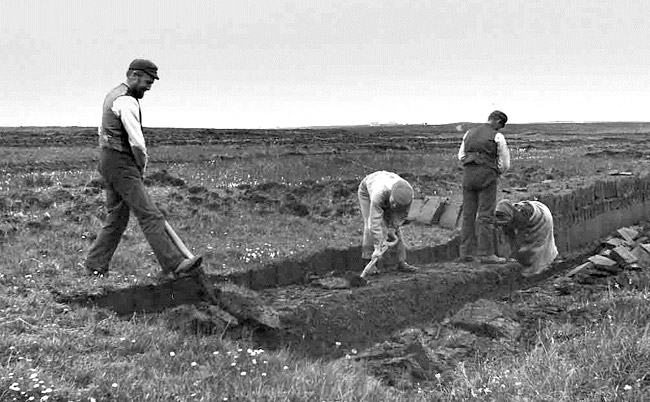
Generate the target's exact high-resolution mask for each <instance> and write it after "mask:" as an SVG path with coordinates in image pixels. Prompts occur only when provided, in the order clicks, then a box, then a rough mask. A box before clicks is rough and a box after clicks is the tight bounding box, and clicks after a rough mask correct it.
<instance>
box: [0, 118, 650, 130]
mask: <svg viewBox="0 0 650 402" xmlns="http://www.w3.org/2000/svg"><path fill="white" fill-rule="evenodd" d="M481 123H482V122H470V121H457V122H449V123H437V124H428V123H426V122H425V123H398V122H389V123H378V122H372V123H367V124H328V125H315V126H275V127H255V128H254V127H240V128H233V127H171V126H146V127H144V128H145V129H162V128H182V129H195V130H297V129H315V128H341V127H395V126H423V127H427V126H431V127H436V126H450V125H457V124H481ZM612 123H618V124H632V123H635V124H650V121H636V120H587V121H576V120H551V121H532V122H525V123H508V126H513V125H528V124H612ZM49 127H51V128H93V129H94V128H97V126H96V125H92V126H81V125H68V126H53V125H18V126H10V125H6V126H5V125H3V126H0V128H49Z"/></svg>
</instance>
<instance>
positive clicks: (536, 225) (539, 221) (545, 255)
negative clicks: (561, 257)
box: [495, 200, 558, 276]
mask: <svg viewBox="0 0 650 402" xmlns="http://www.w3.org/2000/svg"><path fill="white" fill-rule="evenodd" d="M495 216H496V220H497V224H498V225H499V226H500V227H501V228H502V229H503V232H504V234H505V236H506V239H507V241H508V245H509V246H510V250H511V256H512V257H513V258H514V259H515V260H517V261H518V262H519V263H520V264H521V265H523V266H524V271H523V272H522V273H523V274H524V276H530V275H538V274H541V273H543V272H544V271H546V270H547V269H548V268H549V267H550V265H551V263H552V262H553V260H555V258H556V257H557V256H558V251H557V247H556V246H555V237H554V236H553V215H552V214H551V211H550V210H549V209H548V207H547V206H546V205H544V204H543V203H541V202H539V201H520V202H516V203H513V202H511V201H509V200H501V201H499V203H498V204H497V207H496V211H495Z"/></svg>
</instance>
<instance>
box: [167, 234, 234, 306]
mask: <svg viewBox="0 0 650 402" xmlns="http://www.w3.org/2000/svg"><path fill="white" fill-rule="evenodd" d="M165 232H167V235H168V236H169V238H170V239H172V242H173V243H174V245H175V246H176V247H178V250H179V251H180V252H181V254H183V256H184V257H185V258H194V254H193V253H192V252H191V251H190V249H189V248H187V246H186V245H185V243H183V241H182V240H181V238H180V237H178V235H177V234H176V232H175V231H174V229H173V228H172V227H171V225H170V224H169V222H167V221H165ZM191 276H192V277H193V278H194V280H196V281H197V282H198V284H199V285H200V286H201V287H202V288H203V291H204V292H205V295H206V296H207V297H208V299H209V300H210V301H211V302H212V303H213V304H215V305H218V303H219V294H220V293H221V291H220V290H218V289H215V288H214V287H213V286H212V284H211V283H210V281H209V279H208V277H207V275H206V274H205V272H204V271H203V269H202V268H200V267H199V268H195V269H193V270H192V271H191Z"/></svg>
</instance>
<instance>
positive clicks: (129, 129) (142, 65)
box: [85, 59, 202, 277]
mask: <svg viewBox="0 0 650 402" xmlns="http://www.w3.org/2000/svg"><path fill="white" fill-rule="evenodd" d="M157 79H158V67H156V65H155V64H154V63H152V62H151V61H149V60H143V59H135V60H133V61H132V62H131V64H130V65H129V68H128V71H127V72H126V82H124V83H122V84H120V85H118V86H117V87H115V88H114V89H112V90H111V91H110V92H109V93H108V94H107V95H106V98H105V99H104V105H103V109H102V124H101V126H100V127H99V147H100V155H99V167H98V170H99V172H100V174H101V175H102V177H103V178H104V180H105V182H106V206H107V209H108V215H107V216H106V220H105V222H104V226H103V227H102V229H101V231H100V232H99V235H98V236H97V239H96V240H95V242H94V243H93V245H92V246H91V248H90V251H89V252H88V256H87V258H86V263H85V269H86V271H87V272H88V273H89V274H91V275H95V276H107V275H108V269H109V264H110V261H111V259H112V257H113V253H114V252H115V249H116V248H117V246H118V244H119V242H120V239H121V237H122V234H123V233H124V230H126V227H127V224H128V222H129V215H130V212H133V214H134V215H135V216H136V218H137V219H138V223H139V224H140V227H141V228H142V231H143V232H144V235H145V237H146V239H147V241H148V242H149V245H150V246H151V248H152V249H153V251H154V254H155V255H156V258H157V259H158V262H159V263H160V265H161V266H162V271H163V276H173V277H179V276H183V275H185V274H187V273H189V272H191V271H193V270H194V269H197V268H198V267H199V266H200V265H201V262H202V257H200V256H193V255H191V253H189V251H188V250H187V248H186V247H185V246H184V245H183V244H182V242H181V241H180V239H178V236H176V234H175V233H173V230H172V229H171V227H170V226H169V225H168V224H167V222H166V221H165V218H164V216H163V214H162V213H161V212H160V210H159V209H158V208H157V207H156V205H155V204H154V203H153V201H152V200H151V197H150V196H149V193H148V192H147V189H146V188H145V186H144V181H143V177H144V172H145V169H146V167H147V160H148V156H147V147H146V145H145V140H144V136H143V133H142V115H141V112H140V102H139V99H142V97H143V96H144V93H145V92H146V91H148V90H149V89H151V85H152V84H153V83H154V81H155V80H157Z"/></svg>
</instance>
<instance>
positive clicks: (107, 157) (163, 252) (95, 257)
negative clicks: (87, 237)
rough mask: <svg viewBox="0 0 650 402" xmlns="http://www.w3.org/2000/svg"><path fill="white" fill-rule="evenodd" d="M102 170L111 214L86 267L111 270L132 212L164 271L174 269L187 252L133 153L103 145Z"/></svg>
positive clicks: (93, 247) (101, 155)
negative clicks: (171, 230)
mask: <svg viewBox="0 0 650 402" xmlns="http://www.w3.org/2000/svg"><path fill="white" fill-rule="evenodd" d="M99 173H100V174H101V175H102V177H103V178H104V180H105V182H106V207H107V209H108V215H107V216H106V220H105V221H104V226H103V227H102V229H101V231H100V232H99V235H98V236H97V239H95V242H94V243H93V245H92V246H91V248H90V251H89V252H88V256H87V258H86V267H87V268H88V269H92V270H95V271H98V272H106V271H108V268H109V264H110V261H111V258H112V257H113V254H114V253H115V250H116V249H117V246H118V244H119V242H120V239H121V238H122V234H123V233H124V231H125V230H126V227H127V225H128V223H129V215H130V212H133V214H134V215H135V217H136V218H137V219H138V223H139V225H140V228H141V229H142V231H143V232H144V236H145V238H146V239H147V241H148V242H149V245H150V246H151V248H152V249H153V252H154V254H155V255H156V259H158V262H159V263H160V266H161V267H162V270H163V272H165V273H167V272H171V271H173V270H174V269H175V268H176V267H177V266H178V264H180V263H181V261H183V260H184V259H185V256H184V255H183V254H182V253H181V251H180V250H179V249H178V247H177V246H176V244H175V243H174V242H173V241H172V239H171V238H170V237H169V235H168V234H167V231H166V230H165V218H164V216H163V214H162V213H161V212H160V210H159V209H158V208H157V207H156V205H155V204H154V203H153V201H152V200H151V197H150V196H149V193H148V192H147V189H146V188H145V186H144V182H143V180H142V174H141V172H140V169H139V168H138V167H137V166H136V164H135V160H134V159H133V156H132V155H130V154H127V153H123V152H118V151H115V150H113V149H109V148H102V149H101V152H100V156H99Z"/></svg>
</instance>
